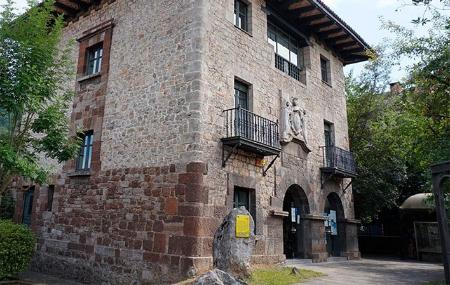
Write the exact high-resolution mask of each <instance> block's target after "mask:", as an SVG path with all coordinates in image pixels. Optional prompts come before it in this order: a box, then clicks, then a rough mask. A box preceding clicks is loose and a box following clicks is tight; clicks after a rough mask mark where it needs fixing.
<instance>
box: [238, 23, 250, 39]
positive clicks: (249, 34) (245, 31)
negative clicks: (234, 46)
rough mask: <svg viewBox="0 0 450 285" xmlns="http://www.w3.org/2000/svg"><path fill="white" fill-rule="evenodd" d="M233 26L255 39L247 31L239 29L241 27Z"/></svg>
mask: <svg viewBox="0 0 450 285" xmlns="http://www.w3.org/2000/svg"><path fill="white" fill-rule="evenodd" d="M233 26H234V27H235V28H236V29H238V30H239V31H241V32H244V33H246V34H247V35H248V36H250V37H253V35H252V34H251V33H250V32H249V31H246V30H244V29H241V28H239V27H238V26H236V25H233Z"/></svg>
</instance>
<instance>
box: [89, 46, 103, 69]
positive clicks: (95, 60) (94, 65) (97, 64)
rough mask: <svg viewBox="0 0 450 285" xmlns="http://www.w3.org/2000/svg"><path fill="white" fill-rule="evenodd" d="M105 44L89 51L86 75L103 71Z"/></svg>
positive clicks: (90, 48) (93, 47)
mask: <svg viewBox="0 0 450 285" xmlns="http://www.w3.org/2000/svg"><path fill="white" fill-rule="evenodd" d="M102 59H103V42H101V43H99V44H96V45H95V46H92V47H89V48H88V49H87V58H86V60H87V62H86V75H92V74H96V73H99V72H100V71H101V70H102Z"/></svg>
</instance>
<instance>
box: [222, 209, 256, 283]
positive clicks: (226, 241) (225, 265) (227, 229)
mask: <svg viewBox="0 0 450 285" xmlns="http://www.w3.org/2000/svg"><path fill="white" fill-rule="evenodd" d="M238 215H248V216H249V220H250V236H249V237H248V238H240V237H236V216H238ZM254 229H255V223H254V221H253V219H252V217H251V215H250V213H249V212H248V211H247V210H246V209H245V207H240V208H235V209H233V210H231V212H230V213H229V214H228V215H227V216H226V217H225V218H224V220H223V222H222V224H221V225H220V227H219V228H218V229H217V231H216V233H215V235H214V241H213V262H214V268H218V269H220V270H223V271H225V272H228V273H230V274H232V275H234V276H237V277H239V278H242V279H243V278H246V277H248V276H250V258H251V256H252V252H253V248H254V246H255V233H254Z"/></svg>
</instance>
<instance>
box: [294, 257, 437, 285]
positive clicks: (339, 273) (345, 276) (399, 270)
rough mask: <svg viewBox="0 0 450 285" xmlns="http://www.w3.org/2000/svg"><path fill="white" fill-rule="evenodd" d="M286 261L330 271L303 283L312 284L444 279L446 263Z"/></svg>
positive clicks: (389, 283)
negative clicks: (444, 265)
mask: <svg viewBox="0 0 450 285" xmlns="http://www.w3.org/2000/svg"><path fill="white" fill-rule="evenodd" d="M286 265H288V266H295V267H299V268H303V269H310V270H314V271H318V272H322V273H325V274H327V276H324V277H321V278H317V279H313V280H311V281H308V282H306V283H303V284H308V285H322V284H333V285H344V284H345V285H349V284H350V285H380V284H382V285H403V284H405V285H406V284H408V285H412V284H424V283H426V282H429V281H437V280H444V268H443V266H442V265H440V264H432V263H419V262H410V261H400V260H382V259H362V260H358V261H346V260H345V261H344V260H337V261H331V262H326V263H311V261H308V260H288V261H287V264H286Z"/></svg>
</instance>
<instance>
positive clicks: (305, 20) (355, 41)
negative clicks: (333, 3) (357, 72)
mask: <svg viewBox="0 0 450 285" xmlns="http://www.w3.org/2000/svg"><path fill="white" fill-rule="evenodd" d="M267 7H269V8H270V9H271V10H274V11H276V12H277V14H279V15H281V16H282V17H283V18H284V19H286V20H287V21H288V22H289V23H290V24H291V25H292V26H294V27H296V28H297V29H298V30H299V31H301V32H302V33H303V34H305V35H306V36H309V37H310V36H315V37H316V38H317V39H318V40H319V41H320V42H322V43H323V44H325V45H326V46H327V47H329V48H330V49H331V50H332V51H333V52H334V53H335V54H336V55H337V56H338V57H339V58H340V59H341V60H342V62H343V63H344V65H346V64H352V63H357V62H362V61H366V60H368V59H369V56H368V54H367V51H371V50H372V48H371V47H370V46H369V45H368V44H367V43H366V42H365V41H364V40H363V39H362V38H361V37H360V36H359V35H358V34H357V33H356V32H355V31H354V30H353V29H352V28H351V27H350V26H348V25H347V23H345V22H344V21H343V20H342V19H341V18H339V16H338V15H336V14H335V13H334V12H333V11H332V10H331V9H330V8H329V7H328V6H327V5H325V4H324V3H323V2H322V1H321V0H267Z"/></svg>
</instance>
